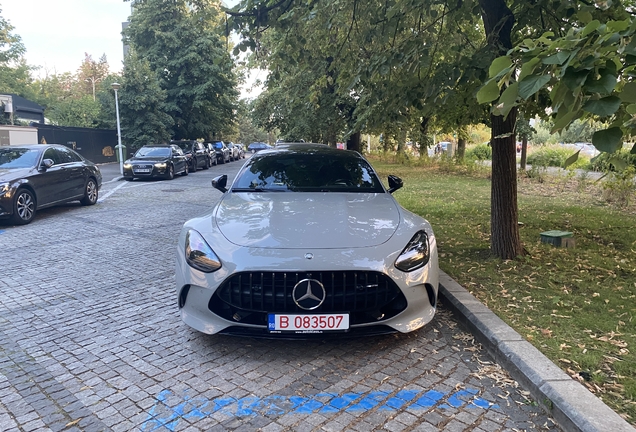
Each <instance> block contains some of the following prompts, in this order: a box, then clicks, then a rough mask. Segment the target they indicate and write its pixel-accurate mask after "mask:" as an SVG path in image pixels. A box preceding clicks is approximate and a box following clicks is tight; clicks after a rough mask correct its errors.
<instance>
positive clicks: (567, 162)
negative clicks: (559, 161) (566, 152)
mask: <svg viewBox="0 0 636 432" xmlns="http://www.w3.org/2000/svg"><path fill="white" fill-rule="evenodd" d="M579 153H581V150H579V151H577V152H576V153H574V154H573V155H572V156H570V157H569V158H567V159H566V160H565V163H564V164H563V168H567V167H569V166H570V165H572V164H573V163H574V162H576V161H577V160H578V159H579Z"/></svg>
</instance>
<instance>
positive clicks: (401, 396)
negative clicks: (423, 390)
mask: <svg viewBox="0 0 636 432" xmlns="http://www.w3.org/2000/svg"><path fill="white" fill-rule="evenodd" d="M418 393H419V392H415V391H411V390H400V391H399V392H398V393H397V394H396V395H395V397H392V398H390V399H389V400H387V401H386V404H384V405H383V406H381V407H380V411H391V410H399V409H400V408H402V407H403V406H404V405H405V404H406V403H407V402H410V401H411V400H413V399H415V397H416V396H417V395H418Z"/></svg>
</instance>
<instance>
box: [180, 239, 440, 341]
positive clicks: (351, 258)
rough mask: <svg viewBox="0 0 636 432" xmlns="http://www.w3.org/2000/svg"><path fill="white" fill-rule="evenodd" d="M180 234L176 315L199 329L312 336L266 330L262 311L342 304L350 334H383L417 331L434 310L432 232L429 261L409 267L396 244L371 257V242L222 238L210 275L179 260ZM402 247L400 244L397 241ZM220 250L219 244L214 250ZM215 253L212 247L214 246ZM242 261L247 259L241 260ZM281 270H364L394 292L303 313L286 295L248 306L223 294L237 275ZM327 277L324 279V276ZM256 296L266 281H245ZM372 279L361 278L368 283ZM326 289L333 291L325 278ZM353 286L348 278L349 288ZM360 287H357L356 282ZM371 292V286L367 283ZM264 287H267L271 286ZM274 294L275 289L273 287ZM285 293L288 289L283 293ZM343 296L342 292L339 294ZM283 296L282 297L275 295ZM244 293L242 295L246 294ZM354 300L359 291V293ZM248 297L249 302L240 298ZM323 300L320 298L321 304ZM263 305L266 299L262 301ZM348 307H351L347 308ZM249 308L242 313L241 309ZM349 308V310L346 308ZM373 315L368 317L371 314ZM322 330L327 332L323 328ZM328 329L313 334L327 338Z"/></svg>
mask: <svg viewBox="0 0 636 432" xmlns="http://www.w3.org/2000/svg"><path fill="white" fill-rule="evenodd" d="M184 238H185V233H184V232H182V235H181V236H180V238H179V246H178V249H177V260H176V262H177V266H176V295H177V301H178V303H179V308H180V313H181V318H182V320H183V321H184V322H185V323H186V324H188V325H189V326H190V327H192V328H194V329H196V330H198V331H201V332H203V333H208V334H214V333H229V334H239V335H250V336H261V337H276V338H278V337H300V338H306V337H311V336H315V335H307V334H282V335H281V334H272V333H269V332H268V330H267V319H266V317H267V314H268V313H321V312H322V313H330V312H335V311H337V309H339V308H340V307H345V308H348V309H349V310H339V312H346V313H349V314H350V317H351V318H350V321H351V325H350V330H349V332H348V333H349V335H350V336H354V335H355V334H383V333H388V332H402V333H407V332H410V331H414V330H417V329H418V328H421V327H422V326H424V325H426V324H427V323H429V322H430V321H431V320H432V319H433V317H434V315H435V311H436V306H437V304H436V302H437V291H438V273H439V270H438V263H437V248H436V245H435V241H434V237H433V236H432V235H431V238H432V239H433V241H432V245H431V246H432V247H431V258H430V260H429V263H428V264H427V265H426V266H424V267H422V268H420V269H418V270H415V271H413V272H410V273H405V272H402V271H400V270H398V269H396V268H395V267H394V266H393V263H394V262H395V259H396V258H397V256H398V255H399V253H400V252H401V250H402V249H401V247H398V248H395V250H396V251H397V252H394V253H389V254H388V256H385V257H384V258H376V259H373V258H370V257H369V254H370V253H371V254H373V255H372V256H378V255H381V253H380V254H377V253H375V252H374V251H376V248H359V249H318V250H312V251H305V250H302V251H300V250H294V249H257V248H241V247H238V246H236V245H231V244H227V245H226V246H228V249H227V253H226V254H223V256H221V255H220V256H219V257H220V258H221V261H222V262H223V267H222V268H221V269H219V270H218V271H216V272H214V273H203V272H201V271H199V270H196V269H193V268H192V267H190V266H189V265H188V264H187V263H186V261H185V255H184V253H185V252H184V250H183V244H184ZM402 247H403V245H402ZM218 250H220V249H218ZM215 252H217V253H218V251H217V248H215ZM305 253H311V254H313V259H311V260H307V259H306V258H305ZM243 263H245V264H243ZM283 270H284V272H285V273H287V274H292V273H293V274H297V277H298V278H303V277H306V275H307V274H311V275H312V277H315V278H316V279H319V278H323V277H324V276H316V275H318V274H331V273H337V274H343V273H355V272H358V273H370V274H373V275H380V277H381V278H382V279H384V280H387V281H389V284H390V285H392V286H393V287H394V291H392V292H393V294H394V296H393V297H392V298H389V299H387V302H385V303H383V304H381V305H380V306H381V307H380V308H378V309H377V312H379V313H376V310H374V309H373V308H367V309H365V310H362V309H364V308H358V307H357V306H355V304H354V303H352V302H351V301H350V302H349V303H346V302H345V303H342V304H343V305H345V306H335V307H334V310H329V309H327V310H323V311H320V310H316V311H306V310H302V309H300V308H298V309H296V310H293V309H292V308H293V305H292V306H291V308H290V300H289V298H288V299H287V300H286V301H285V302H283V303H278V304H275V305H274V304H271V303H270V304H268V305H267V306H262V304H261V305H257V306H255V307H253V306H247V307H245V305H244V304H239V302H240V301H241V300H238V299H236V298H235V299H234V300H232V299H231V297H232V296H231V295H230V296H229V297H228V294H227V292H225V293H224V292H223V291H224V290H227V285H228V283H230V280H231V279H232V278H236V276H237V275H246V274H252V275H254V274H259V273H263V274H274V273H276V274H280V273H283ZM326 279H327V280H328V277H326ZM250 284H252V285H251V286H252V287H253V289H254V290H255V291H254V292H256V293H257V294H258V295H271V294H265V293H266V292H267V290H265V289H264V288H265V287H266V286H269V285H270V283H269V282H265V283H261V282H250ZM373 285H375V284H374V283H369V284H361V287H362V289H364V287H365V286H367V287H371V286H373ZM249 287H250V285H249V284H248V285H246V287H243V288H238V289H234V293H236V292H240V291H241V290H242V291H243V292H245V290H247V289H249ZM325 288H326V291H327V292H329V290H330V289H332V288H331V287H330V286H329V284H328V283H325ZM355 288H356V286H355V284H354V289H355ZM358 289H360V287H358ZM368 289H369V290H371V289H375V288H368ZM269 292H270V293H271V292H273V291H269ZM279 294H280V293H279ZM285 295H286V296H287V297H290V296H291V290H289V291H288V292H287V293H286V294H285ZM283 296H284V295H283ZM341 296H342V295H341ZM279 297H281V295H279ZM245 298H246V299H247V298H248V297H245ZM358 298H360V299H362V298H364V295H363V296H360V297H358ZM245 301H247V300H245ZM326 302H327V301H325V303H326ZM263 304H265V303H263ZM352 305H353V306H352ZM246 309H249V310H248V312H249V313H248V314H245V313H244V312H245V310H246ZM352 309H355V310H352ZM371 318H372V319H371ZM326 333H328V332H326ZM326 333H323V334H319V336H323V337H324V336H325V334H326Z"/></svg>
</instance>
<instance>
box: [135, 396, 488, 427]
mask: <svg viewBox="0 0 636 432" xmlns="http://www.w3.org/2000/svg"><path fill="white" fill-rule="evenodd" d="M478 394H479V391H478V390H476V389H470V388H469V389H462V390H458V391H455V392H452V393H448V392H442V391H438V390H428V391H426V392H422V391H421V390H410V389H404V390H400V391H398V392H397V393H395V394H392V393H389V392H386V391H371V392H368V393H354V392H348V393H344V394H337V393H318V394H315V395H313V396H282V395H272V396H267V397H264V398H260V397H257V396H246V397H244V398H232V397H219V398H216V399H211V400H209V399H206V398H203V397H194V398H192V397H190V394H189V392H188V391H187V390H186V391H184V392H183V394H182V396H181V397H180V398H178V397H175V395H174V394H173V392H172V391H170V390H162V391H161V392H160V393H159V394H158V395H157V398H156V403H155V405H153V406H152V408H151V409H150V410H149V411H148V417H147V419H146V421H145V422H144V423H143V424H142V427H141V430H142V431H154V430H169V431H174V430H175V429H176V428H177V427H178V426H179V422H180V421H181V420H190V421H192V420H196V419H203V418H205V417H208V416H210V415H213V414H215V413H221V414H223V415H226V416H230V417H237V418H244V417H256V416H259V415H268V416H272V415H284V414H298V415H308V414H313V413H321V414H336V413H341V412H358V413H359V412H365V411H370V410H373V409H375V408H377V409H378V411H382V412H387V411H389V412H391V411H392V412H396V411H398V410H401V409H408V410H409V412H411V413H415V414H417V412H418V411H419V412H426V411H429V410H431V409H450V408H459V407H462V406H465V407H467V408H472V409H485V410H487V409H491V408H498V406H497V405H495V404H492V403H490V402H488V401H487V400H484V399H482V398H480V397H479V396H477V395H478Z"/></svg>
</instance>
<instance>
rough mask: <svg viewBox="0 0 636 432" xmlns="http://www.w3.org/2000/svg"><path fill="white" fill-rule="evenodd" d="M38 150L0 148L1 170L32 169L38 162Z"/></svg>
mask: <svg viewBox="0 0 636 432" xmlns="http://www.w3.org/2000/svg"><path fill="white" fill-rule="evenodd" d="M38 154H39V151H38V150H33V149H25V148H15V149H9V148H0V168H6V169H8V168H32V167H34V166H35V165H36V164H37V162H38Z"/></svg>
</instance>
